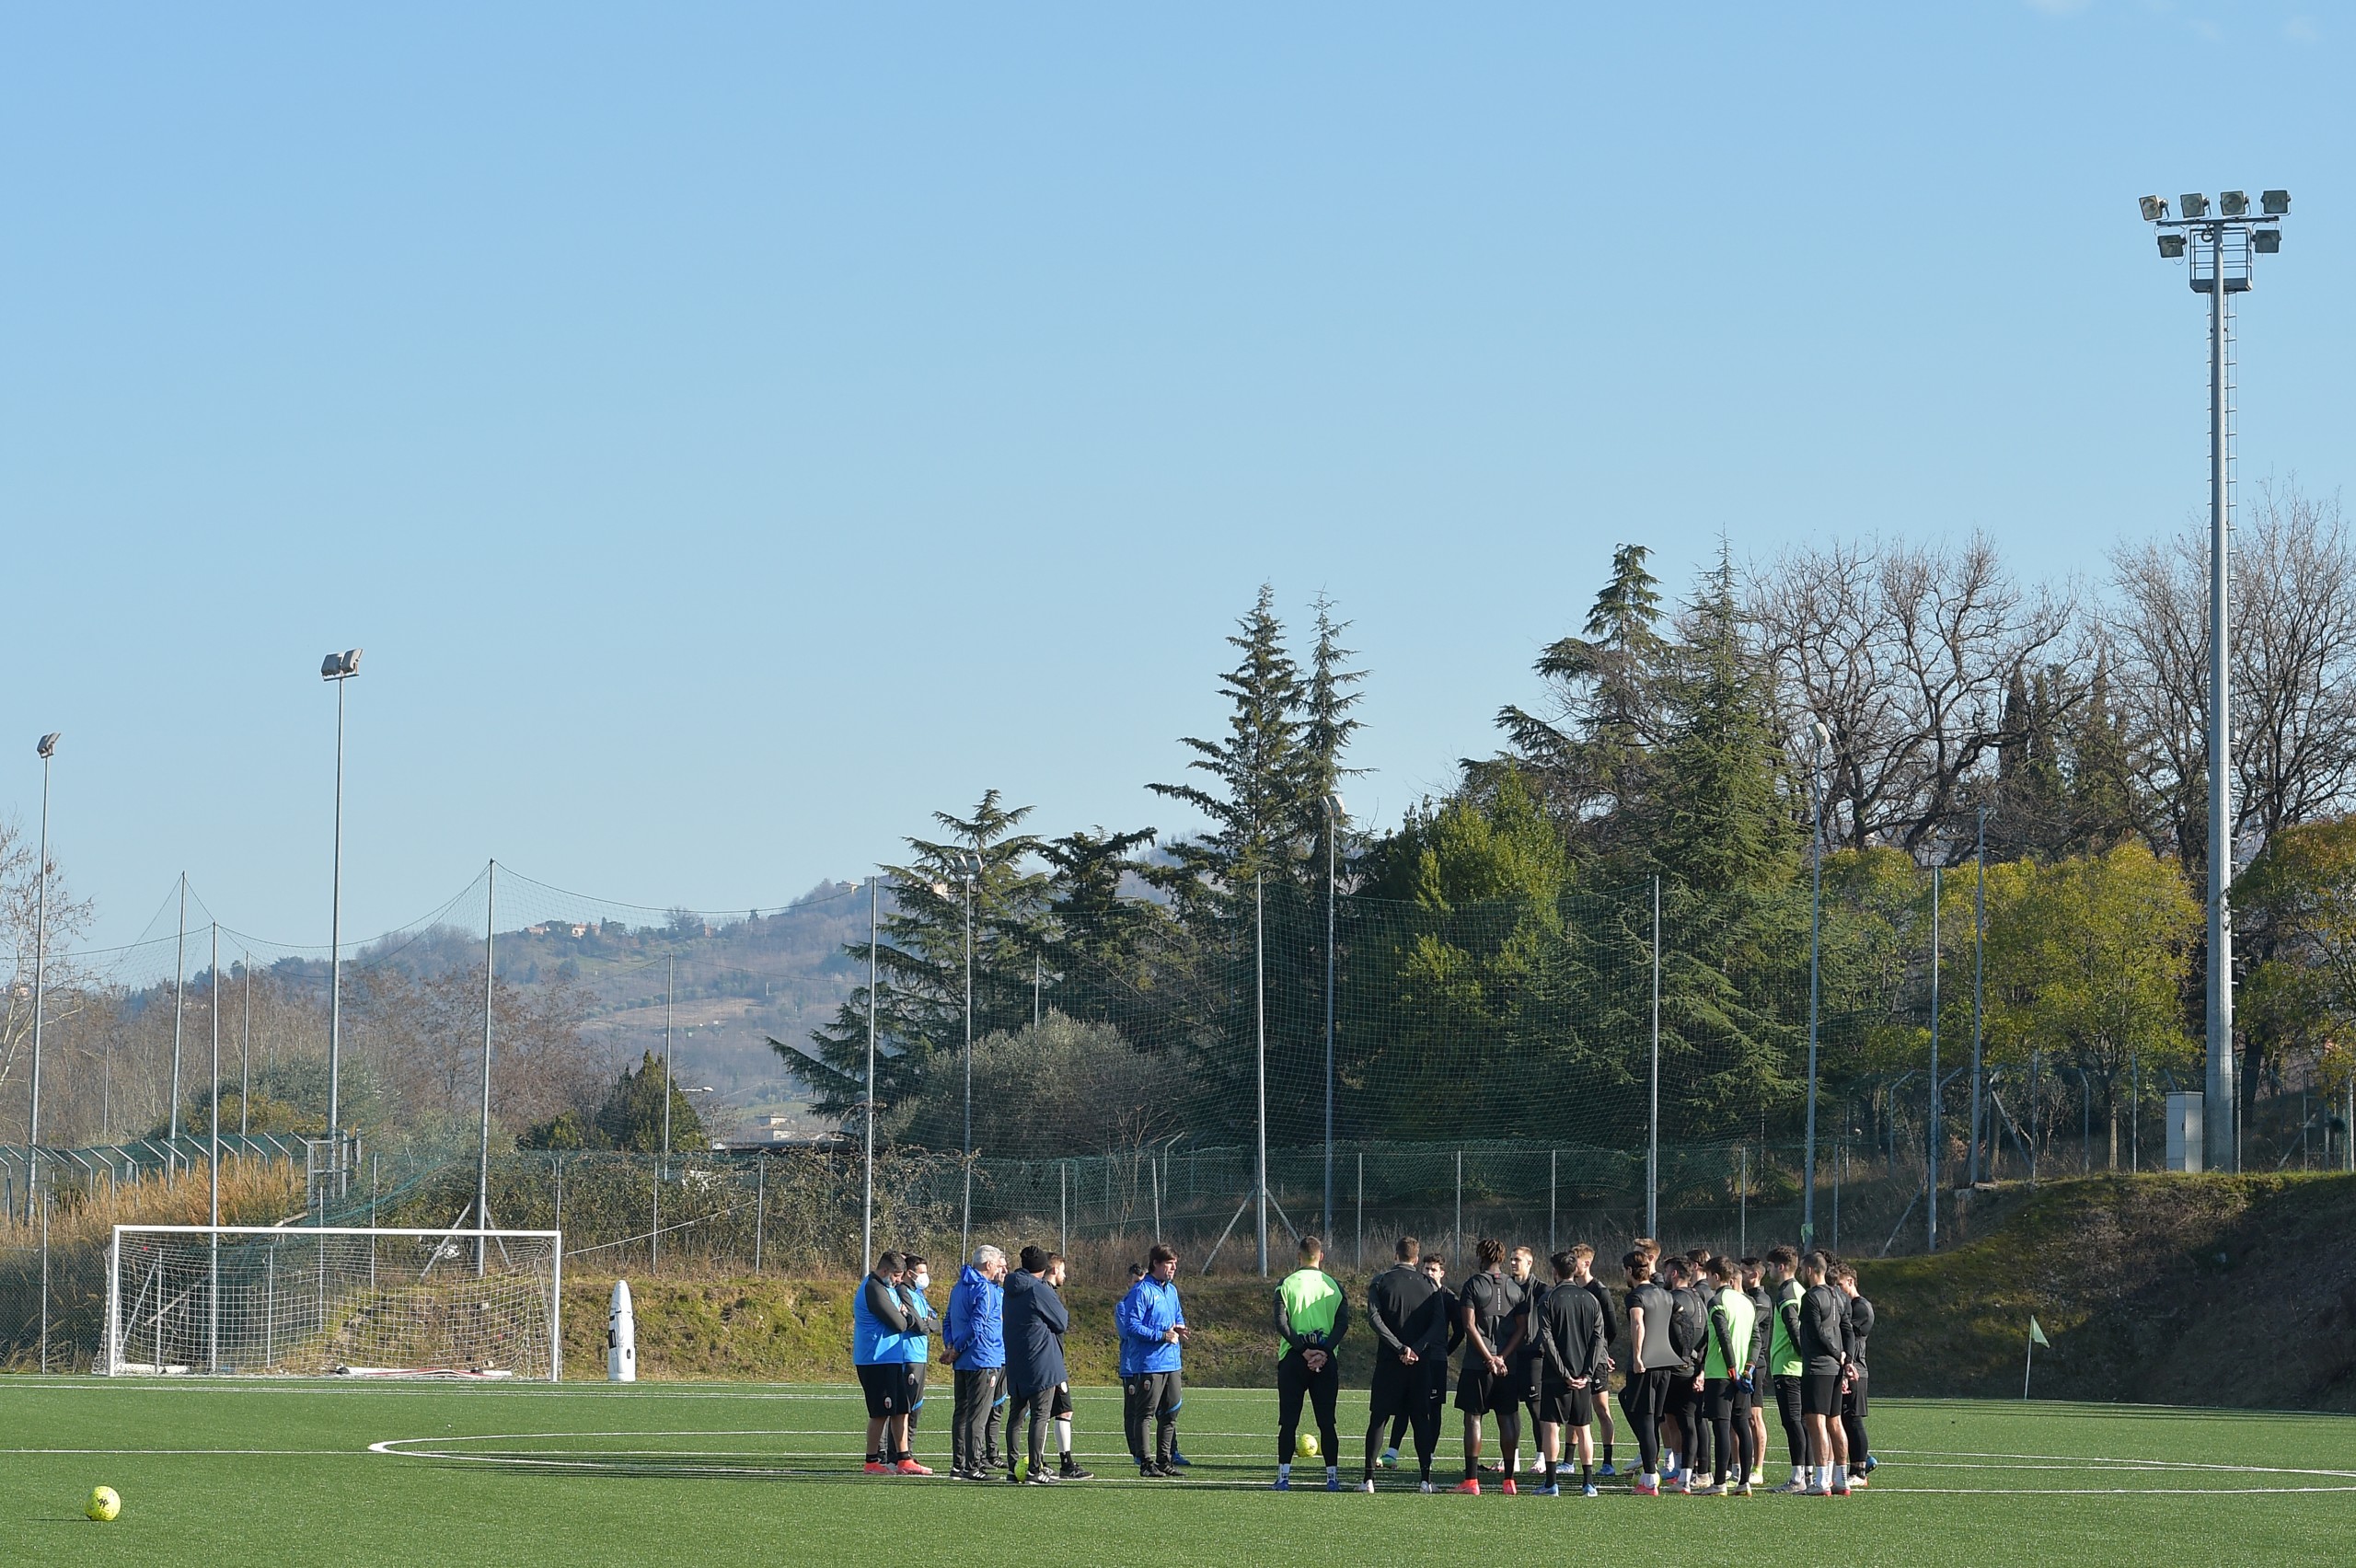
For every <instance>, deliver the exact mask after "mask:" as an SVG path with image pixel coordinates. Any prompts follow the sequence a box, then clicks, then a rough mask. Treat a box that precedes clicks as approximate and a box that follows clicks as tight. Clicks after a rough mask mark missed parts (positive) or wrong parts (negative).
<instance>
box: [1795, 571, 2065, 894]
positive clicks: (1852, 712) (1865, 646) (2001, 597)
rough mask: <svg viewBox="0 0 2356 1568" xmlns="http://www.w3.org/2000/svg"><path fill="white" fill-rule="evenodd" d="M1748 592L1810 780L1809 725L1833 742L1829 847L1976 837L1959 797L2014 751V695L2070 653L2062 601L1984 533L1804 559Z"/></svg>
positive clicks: (1957, 842) (1937, 848) (1927, 844)
mask: <svg viewBox="0 0 2356 1568" xmlns="http://www.w3.org/2000/svg"><path fill="white" fill-rule="evenodd" d="M1749 593H1750V605H1749V614H1750V619H1751V622H1752V624H1753V626H1754V628H1756V630H1757V633H1758V635H1759V637H1760V640H1761V651H1762V652H1763V653H1764V654H1765V656H1766V657H1767V658H1768V659H1769V661H1770V662H1771V663H1772V666H1773V669H1774V671H1775V675H1776V683H1777V687H1778V697H1779V700H1780V702H1781V703H1782V705H1783V706H1784V709H1785V710H1786V712H1787V713H1789V714H1790V715H1792V717H1793V719H1794V723H1793V725H1792V729H1793V732H1794V734H1795V744H1796V745H1797V746H1798V747H1799V748H1800V749H1801V754H1802V755H1801V756H1800V758H1799V761H1800V765H1801V767H1802V768H1803V769H1805V767H1807V755H1806V753H1807V748H1808V746H1809V745H1810V741H1809V737H1808V725H1807V720H1808V719H1809V718H1815V719H1820V720H1822V721H1823V722H1824V725H1825V728H1826V729H1827V730H1828V731H1829V732H1831V746H1830V755H1828V756H1827V757H1826V758H1825V768H1826V780H1825V794H1826V803H1827V807H1828V814H1829V818H1830V821H1831V825H1832V832H1833V835H1834V836H1835V837H1837V838H1839V839H1841V840H1842V841H1844V842H1846V843H1847V844H1849V845H1850V846H1851V847H1856V848H1864V847H1866V846H1868V845H1874V844H1888V845H1894V846H1896V847H1900V848H1903V849H1906V850H1908V851H1910V852H1911V853H1915V854H1923V853H1926V852H1927V853H1934V854H1936V853H1941V852H1944V851H1946V849H1947V848H1949V847H1959V846H1961V845H1962V843H1963V842H1964V840H1965V839H1966V838H1967V837H1968V835H1965V834H1963V833H1961V832H1959V831H1958V824H1959V823H1960V822H1961V820H1962V818H1963V817H1964V815H1965V814H1966V810H1967V808H1966V806H1965V803H1964V793H1965V790H1966V787H1967V785H1968V784H1969V782H1970V781H1971V779H1972V778H1974V777H1975V776H1976V775H1977V774H1978V773H1979V772H1980V771H1981V770H1982V769H1983V768H1984V767H1986V766H1987V765H1989V764H1991V763H1992V761H1993V759H1994V756H1995V753H1996V748H1997V746H1998V745H1999V744H2000V743H2002V742H2003V741H2004V739H2005V731H2004V693H2005V688H2006V686H2007V685H2008V683H2009V682H2010V681H2011V680H2012V678H2013V676H2014V674H2015V673H2016V672H2017V671H2019V670H2020V669H2022V668H2023V667H2024V666H2027V665H2032V664H2036V663H2040V662H2043V661H2047V660H2050V659H2052V658H2054V657H2056V656H2057V655H2064V654H2065V648H2064V644H2065V640H2067V638H2068V637H2069V634H2070V633H2071V631H2072V629H2073V627H2074V626H2075V624H2076V622H2077V619H2078V617H2077V615H2076V611H2075V607H2074V605H2073V601H2072V598H2071V596H2070V595H2069V594H2067V593H2063V592H2057V591H2054V590H2050V589H2030V588H2025V587H2023V586H2022V585H2020V584H2019V583H2018V582H2015V580H2014V578H2013V576H2012V574H2011V573H2010V572H2008V571H2006V570H2005V569H2004V564H2003V562H2002V561H2001V560H2000V559H1998V558H1997V555H1996V548H1995V546H1994V545H1993V544H1992V542H1990V540H1989V539H1988V538H1987V537H1986V536H1981V535H1974V536H1972V537H1971V538H1970V539H1969V540H1968V541H1967V542H1966V543H1965V544H1964V545H1963V546H1962V547H1961V548H1948V547H1946V546H1944V545H1911V544H1907V543H1904V542H1902V541H1897V542H1891V541H1872V542H1856V543H1849V542H1842V541H1837V540H1836V541H1833V542H1831V543H1829V544H1825V545H1820V546H1800V547H1796V548H1792V549H1790V550H1787V551H1785V552H1784V554H1783V555H1782V556H1780V557H1778V558H1777V559H1775V561H1774V562H1773V564H1772V565H1770V566H1768V567H1766V568H1763V569H1759V570H1754V571H1753V572H1752V573H1751V575H1750V584H1749ZM2067 656H2071V657H2074V654H2069V655H2067Z"/></svg>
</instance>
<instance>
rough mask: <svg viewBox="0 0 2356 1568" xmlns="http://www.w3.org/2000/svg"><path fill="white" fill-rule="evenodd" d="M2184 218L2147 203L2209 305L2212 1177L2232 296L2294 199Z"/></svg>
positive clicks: (2173, 256)
mask: <svg viewBox="0 0 2356 1568" xmlns="http://www.w3.org/2000/svg"><path fill="white" fill-rule="evenodd" d="M2177 200H2178V201H2179V202H2181V203H2182V205H2183V211H2184V215H2183V216H2182V217H2179V218H2171V217H2169V216H2168V204H2167V202H2165V200H2163V199H2162V198H2160V197H2157V196H2146V197H2144V198H2143V199H2142V212H2143V217H2144V220H2145V221H2146V222H2148V223H2150V224H2152V225H2154V226H2155V227H2156V228H2157V229H2158V230H2159V246H2160V255H2161V256H2162V257H2164V258H2165V259H2168V260H2171V261H2173V260H2179V259H2185V258H2186V256H2187V252H2188V249H2189V252H2190V258H2189V259H2190V261H2191V265H2190V267H2189V269H2188V271H2189V282H2190V283H2191V284H2192V289H2193V292H2194V293H2195V294H2207V295H2208V296H2209V1020H2208V1025H2209V1078H2208V1083H2207V1085H2206V1086H2205V1093H2204V1095H2203V1097H2202V1098H2203V1101H2204V1103H2203V1105H2202V1108H2201V1109H2202V1123H2201V1125H2202V1133H2203V1142H2204V1143H2205V1145H2206V1147H2205V1148H2204V1150H2203V1153H2204V1155H2205V1156H2206V1163H2207V1168H2208V1169H2209V1170H2240V1169H2241V1136H2240V1128H2241V1100H2240V1094H2239V1087H2238V1085H2237V1084H2236V1082H2235V1078H2236V1077H2237V1075H2236V1074H2235V1070H2234V925H2233V911H2232V908H2231V906H2230V905H2229V904H2228V903H2227V894H2228V890H2229V888H2230V885H2231V883H2232V882H2233V880H2234V834H2233V766H2232V764H2233V735H2234V732H2233V719H2232V702H2231V698H2232V691H2231V674H2232V672H2231V661H2230V658H2229V654H2230V651H2231V649H2232V641H2231V636H2230V625H2231V623H2230V617H2229V614H2228V612H2229V610H2230V608H2231V596H2230V593H2229V586H2230V578H2229V574H2228V571H2227V558H2228V550H2229V546H2230V543H2231V534H2232V520H2233V461H2234V459H2233V439H2234V375H2233V352H2234V311H2233V306H2232V305H2231V304H2230V303H2229V302H2228V301H2229V296H2231V295H2233V294H2243V293H2246V292H2247V290H2248V289H2249V286H2250V284H2251V283H2252V282H2254V281H2255V279H2256V276H2257V271H2258V267H2257V259H2258V257H2260V256H2271V255H2273V254H2275V253H2276V252H2278V251H2280V250H2281V248H2282V230H2281V220H2282V219H2283V217H2284V216H2285V215H2287V214H2288V213H2290V211H2291V193H2290V192H2289V191H2287V190H2268V191H2264V192H2261V193H2260V195H2259V197H2258V205H2259V207H2260V210H2261V211H2260V213H2259V214H2258V215H2257V216H2253V215H2252V214H2251V213H2250V210H2249V197H2248V195H2247V194H2246V192H2243V191H2240V190H2226V191H2221V192H2220V193H2219V194H2218V197H2217V211H2216V213H2214V214H2213V215H2212V213H2211V212H2210V206H2209V198H2208V197H2206V196H2204V195H2202V194H2200V192H2198V191H2193V192H2189V193H2188V194H2186V195H2184V196H2181V197H2179V198H2177Z"/></svg>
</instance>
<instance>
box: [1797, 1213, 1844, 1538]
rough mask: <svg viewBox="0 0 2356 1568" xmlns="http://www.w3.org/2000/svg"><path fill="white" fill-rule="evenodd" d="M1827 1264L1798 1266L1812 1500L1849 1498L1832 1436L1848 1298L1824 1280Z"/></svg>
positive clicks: (1817, 1256)
mask: <svg viewBox="0 0 2356 1568" xmlns="http://www.w3.org/2000/svg"><path fill="white" fill-rule="evenodd" d="M1830 1262H1831V1260H1829V1259H1827V1258H1826V1257H1825V1255H1824V1254H1823V1253H1821V1252H1810V1253H1809V1254H1808V1255H1807V1257H1805V1258H1802V1259H1801V1260H1800V1284H1801V1285H1802V1286H1805V1287H1806V1289H1805V1290H1804V1291H1803V1293H1802V1295H1801V1297H1800V1345H1799V1350H1800V1359H1801V1362H1802V1366H1803V1371H1802V1373H1801V1377H1800V1420H1801V1423H1802V1424H1804V1425H1806V1426H1807V1442H1808V1456H1809V1458H1810V1460H1811V1461H1812V1462H1813V1463H1814V1465H1815V1467H1816V1473H1815V1477H1814V1479H1813V1480H1812V1481H1811V1482H1810V1484H1809V1486H1808V1489H1807V1495H1809V1496H1810V1497H1823V1496H1828V1495H1830V1496H1834V1497H1846V1496H1847V1495H1848V1494H1849V1478H1848V1476H1847V1474H1846V1473H1845V1467H1843V1466H1842V1465H1841V1463H1840V1461H1839V1458H1838V1454H1839V1450H1838V1449H1836V1448H1835V1447H1833V1444H1832V1435H1831V1425H1832V1424H1833V1423H1835V1422H1838V1421H1839V1420H1840V1419H1841V1380H1842V1375H1843V1373H1844V1372H1845V1371H1846V1369H1847V1367H1848V1332H1847V1324H1846V1319H1847V1317H1848V1313H1847V1311H1846V1310H1845V1309H1846V1306H1847V1298H1846V1297H1843V1296H1842V1294H1841V1293H1840V1292H1839V1291H1838V1290H1835V1289H1834V1288H1833V1287H1832V1286H1831V1285H1830V1284H1828V1283H1827V1282H1826V1280H1825V1273H1826V1270H1827V1269H1828V1267H1829V1266H1830Z"/></svg>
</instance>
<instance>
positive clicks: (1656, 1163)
mask: <svg viewBox="0 0 2356 1568" xmlns="http://www.w3.org/2000/svg"><path fill="white" fill-rule="evenodd" d="M1651 956H1652V970H1653V1072H1652V1102H1651V1104H1650V1106H1649V1107H1648V1109H1647V1110H1646V1115H1645V1126H1646V1134H1645V1234H1646V1235H1647V1236H1654V1237H1657V1236H1658V1235H1659V1234H1660V878H1658V877H1655V878H1653V951H1652V955H1651Z"/></svg>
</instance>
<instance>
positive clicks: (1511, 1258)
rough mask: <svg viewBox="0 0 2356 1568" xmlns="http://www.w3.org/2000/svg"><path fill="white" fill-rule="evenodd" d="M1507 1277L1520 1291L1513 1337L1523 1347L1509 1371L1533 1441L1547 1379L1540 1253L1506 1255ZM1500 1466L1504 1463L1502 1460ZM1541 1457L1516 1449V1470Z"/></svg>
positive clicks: (1533, 1467) (1522, 1249) (1533, 1464)
mask: <svg viewBox="0 0 2356 1568" xmlns="http://www.w3.org/2000/svg"><path fill="white" fill-rule="evenodd" d="M1506 1277H1507V1279H1509V1280H1511V1281H1513V1283H1514V1284H1515V1286H1518V1287H1519V1289H1520V1291H1521V1305H1520V1307H1519V1308H1518V1309H1516V1312H1517V1316H1518V1318H1519V1321H1517V1322H1516V1323H1515V1324H1514V1337H1515V1339H1516V1340H1517V1341H1518V1342H1519V1345H1520V1348H1519V1350H1517V1351H1515V1352H1514V1355H1513V1365H1512V1366H1511V1367H1510V1368H1509V1369H1508V1375H1509V1376H1510V1377H1511V1378H1513V1387H1514V1393H1515V1395H1516V1396H1517V1397H1518V1398H1519V1399H1520V1401H1521V1410H1522V1413H1523V1414H1524V1415H1526V1416H1528V1417H1529V1418H1530V1419H1529V1425H1528V1427H1527V1430H1528V1432H1529V1434H1530V1442H1531V1443H1532V1445H1533V1446H1534V1445H1535V1444H1536V1442H1537V1439H1538V1398H1539V1395H1540V1393H1541V1392H1542V1383H1543V1381H1544V1379H1543V1377H1542V1368H1541V1367H1540V1366H1539V1364H1538V1328H1539V1324H1540V1322H1541V1321H1542V1320H1541V1319H1540V1317H1539V1314H1540V1313H1542V1312H1543V1311H1544V1310H1545V1309H1546V1281H1545V1280H1544V1278H1542V1276H1541V1275H1540V1274H1539V1273H1538V1255H1537V1254H1536V1253H1535V1252H1532V1251H1530V1249H1529V1248H1527V1247H1516V1248H1515V1249H1514V1250H1513V1251H1511V1252H1510V1253H1508V1254H1507V1256H1506ZM1496 1468H1497V1469H1498V1470H1503V1469H1504V1468H1505V1467H1504V1466H1503V1465H1502V1464H1499V1465H1498V1466H1497V1467H1496ZM1537 1468H1538V1461H1537V1460H1536V1459H1535V1458H1531V1457H1530V1455H1528V1454H1525V1453H1520V1452H1519V1451H1518V1452H1517V1453H1516V1455H1515V1457H1514V1461H1513V1473H1514V1474H1516V1475H1519V1474H1520V1473H1521V1472H1522V1471H1523V1470H1536V1469H1537Z"/></svg>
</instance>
